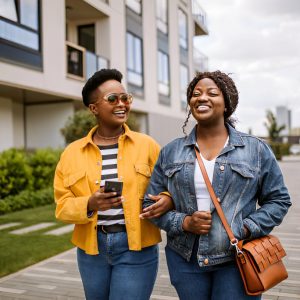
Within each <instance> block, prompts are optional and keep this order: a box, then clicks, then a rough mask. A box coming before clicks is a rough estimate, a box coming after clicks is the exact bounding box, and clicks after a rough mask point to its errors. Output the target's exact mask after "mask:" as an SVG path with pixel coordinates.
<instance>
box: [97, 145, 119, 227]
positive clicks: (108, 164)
mask: <svg viewBox="0 0 300 300" xmlns="http://www.w3.org/2000/svg"><path fill="white" fill-rule="evenodd" d="M118 146H119V145H118V144H114V145H108V146H98V147H99V149H100V152H101V156H102V175H101V184H100V185H101V186H104V184H105V180H113V181H118V168H117V156H118ZM112 224H125V219H124V210H123V207H122V205H120V206H118V207H113V208H111V209H108V210H105V211H100V210H99V211H98V225H112Z"/></svg>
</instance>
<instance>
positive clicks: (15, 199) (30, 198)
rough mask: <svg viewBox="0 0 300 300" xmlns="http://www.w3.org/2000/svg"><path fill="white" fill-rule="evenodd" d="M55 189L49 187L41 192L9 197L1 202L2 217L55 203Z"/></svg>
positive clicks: (28, 191) (0, 212)
mask: <svg viewBox="0 0 300 300" xmlns="http://www.w3.org/2000/svg"><path fill="white" fill-rule="evenodd" d="M53 201H54V200H53V189H52V187H48V188H46V189H42V190H39V191H32V190H31V191H30V190H26V191H22V192H21V193H19V194H18V195H14V196H8V197H6V198H4V199H2V200H1V201H0V215H3V214H6V213H9V212H13V211H18V210H22V209H25V208H32V207H37V206H42V205H46V204H50V203H53Z"/></svg>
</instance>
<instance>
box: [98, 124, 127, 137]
mask: <svg viewBox="0 0 300 300" xmlns="http://www.w3.org/2000/svg"><path fill="white" fill-rule="evenodd" d="M123 131H124V129H123V126H122V125H121V126H118V127H113V128H111V127H105V126H103V125H101V124H99V126H98V128H97V134H98V135H99V136H102V137H104V138H111V137H116V136H118V135H121V134H122V133H123Z"/></svg>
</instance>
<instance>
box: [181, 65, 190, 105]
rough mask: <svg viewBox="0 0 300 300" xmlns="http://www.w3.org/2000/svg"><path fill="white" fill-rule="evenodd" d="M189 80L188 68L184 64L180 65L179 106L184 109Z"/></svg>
mask: <svg viewBox="0 0 300 300" xmlns="http://www.w3.org/2000/svg"><path fill="white" fill-rule="evenodd" d="M188 81H189V72H188V68H187V67H186V66H185V65H180V102H181V108H182V109H186V105H187V103H186V90H187V86H188Z"/></svg>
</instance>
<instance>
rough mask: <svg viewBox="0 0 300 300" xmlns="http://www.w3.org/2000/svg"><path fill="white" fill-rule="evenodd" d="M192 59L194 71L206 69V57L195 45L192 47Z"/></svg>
mask: <svg viewBox="0 0 300 300" xmlns="http://www.w3.org/2000/svg"><path fill="white" fill-rule="evenodd" d="M193 61H194V69H195V72H205V71H207V70H208V57H207V56H206V55H205V54H203V53H202V52H200V51H199V50H198V49H197V48H195V47H194V49H193Z"/></svg>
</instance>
